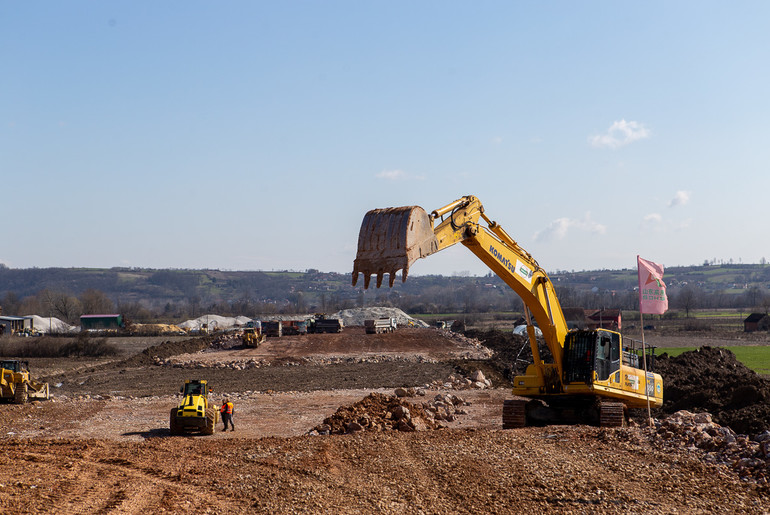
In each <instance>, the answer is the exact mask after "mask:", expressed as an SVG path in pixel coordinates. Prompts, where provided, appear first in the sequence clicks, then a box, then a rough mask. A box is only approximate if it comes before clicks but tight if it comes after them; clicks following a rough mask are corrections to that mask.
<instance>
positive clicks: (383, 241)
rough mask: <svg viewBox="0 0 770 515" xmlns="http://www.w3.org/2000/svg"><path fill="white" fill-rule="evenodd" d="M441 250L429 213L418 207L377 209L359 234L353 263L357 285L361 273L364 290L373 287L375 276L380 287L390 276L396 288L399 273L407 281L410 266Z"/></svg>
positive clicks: (370, 214) (367, 219)
mask: <svg viewBox="0 0 770 515" xmlns="http://www.w3.org/2000/svg"><path fill="white" fill-rule="evenodd" d="M436 251H438V242H437V241H436V236H435V235H434V234H433V224H432V221H431V219H430V217H429V216H428V213H426V212H425V210H424V209H423V208H421V207H418V206H407V207H395V208H386V209H373V210H372V211H369V212H368V213H366V216H364V220H363V222H362V223H361V231H360V232H359V234H358V253H357V254H356V259H355V261H354V262H353V286H355V285H356V283H357V282H358V274H359V273H362V274H364V289H366V288H368V287H369V282H370V279H371V276H372V275H376V276H377V283H376V284H377V287H378V288H379V287H380V286H382V279H383V276H384V275H385V274H388V275H389V277H388V284H389V286H390V287H393V284H394V283H395V281H396V273H397V272H398V271H399V270H401V280H402V281H406V277H407V275H408V273H409V267H410V266H411V264H412V263H414V262H415V261H416V260H418V259H419V258H421V257H425V256H428V255H430V254H433V253H434V252H436Z"/></svg>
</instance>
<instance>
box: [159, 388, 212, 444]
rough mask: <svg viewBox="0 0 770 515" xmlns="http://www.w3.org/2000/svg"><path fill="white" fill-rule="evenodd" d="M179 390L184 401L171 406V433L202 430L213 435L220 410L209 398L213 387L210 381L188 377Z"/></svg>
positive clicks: (205, 433)
mask: <svg viewBox="0 0 770 515" xmlns="http://www.w3.org/2000/svg"><path fill="white" fill-rule="evenodd" d="M179 391H180V393H181V394H182V402H181V403H180V404H179V406H177V407H176V408H171V415H170V419H169V428H170V430H171V434H172V435H179V434H182V433H184V432H185V431H200V432H201V433H203V434H204V435H213V434H214V426H215V425H216V423H217V421H218V419H219V412H218V411H217V409H216V407H215V406H214V404H213V403H212V402H211V400H210V399H209V393H210V392H211V388H209V386H208V382H207V381H206V380H204V379H188V380H186V381H185V382H184V386H182V388H181V389H180V390H179Z"/></svg>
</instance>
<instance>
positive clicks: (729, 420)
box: [655, 347, 770, 435]
mask: <svg viewBox="0 0 770 515" xmlns="http://www.w3.org/2000/svg"><path fill="white" fill-rule="evenodd" d="M655 371H656V372H657V373H659V374H660V375H661V376H662V377H663V385H664V390H663V407H662V408H661V409H662V411H663V412H664V413H666V414H671V413H675V412H677V411H679V410H688V411H693V412H708V413H711V414H712V416H713V418H714V421H715V422H716V423H718V424H720V425H722V426H727V427H729V428H731V429H732V430H733V431H735V432H736V433H740V434H745V435H756V434H759V433H762V432H763V431H765V430H767V429H769V428H770V404H768V403H769V402H770V381H768V380H767V379H763V378H762V377H761V376H759V375H758V374H757V373H756V372H754V371H753V370H751V369H749V368H748V367H746V366H745V365H744V364H743V363H741V362H740V361H738V359H737V358H736V357H735V354H733V353H732V352H731V351H730V350H728V349H720V348H712V347H701V348H700V349H697V350H694V351H689V352H685V353H682V354H680V355H679V356H676V357H673V358H672V357H670V356H668V355H667V354H663V355H661V356H658V358H657V359H656V363H655Z"/></svg>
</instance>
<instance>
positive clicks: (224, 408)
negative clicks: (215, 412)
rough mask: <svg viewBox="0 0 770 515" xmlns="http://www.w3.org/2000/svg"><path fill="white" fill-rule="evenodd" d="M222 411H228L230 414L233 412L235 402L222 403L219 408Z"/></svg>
mask: <svg viewBox="0 0 770 515" xmlns="http://www.w3.org/2000/svg"><path fill="white" fill-rule="evenodd" d="M219 412H220V413H227V414H228V415H232V414H233V403H232V402H226V403H224V404H222V407H221V408H219Z"/></svg>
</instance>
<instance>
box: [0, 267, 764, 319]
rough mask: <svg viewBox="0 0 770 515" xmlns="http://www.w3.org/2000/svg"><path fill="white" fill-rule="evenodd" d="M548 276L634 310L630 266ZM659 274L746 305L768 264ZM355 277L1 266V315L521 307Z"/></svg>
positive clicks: (757, 297)
mask: <svg viewBox="0 0 770 515" xmlns="http://www.w3.org/2000/svg"><path fill="white" fill-rule="evenodd" d="M550 277H551V279H552V280H553V282H554V284H555V285H556V287H557V292H558V295H559V299H560V301H561V304H562V306H564V307H569V306H580V307H585V308H599V307H619V308H623V309H633V308H634V305H635V302H636V298H637V293H636V291H635V288H636V287H637V271H636V269H625V270H594V271H581V272H557V273H552V274H550ZM664 280H665V281H666V284H667V285H668V287H669V297H670V298H671V300H672V301H673V302H674V303H675V301H676V298H677V296H678V295H680V294H681V292H683V291H687V292H689V293H690V294H692V293H693V292H694V293H696V294H697V296H698V298H699V302H700V303H701V304H702V305H701V306H699V307H706V306H705V305H704V304H705V303H708V304H709V307H733V306H735V305H736V303H739V304H740V303H743V304H746V305H749V306H751V305H758V304H759V303H760V301H761V300H762V299H764V298H765V297H767V290H768V288H770V265H758V264H757V265H742V264H729V265H710V266H688V267H671V268H667V269H666V271H665V277H664ZM362 282H363V281H359V283H358V287H356V288H354V287H352V285H351V276H350V274H339V273H333V272H329V273H325V272H320V271H318V270H307V271H304V272H292V271H283V272H266V271H223V270H177V269H172V270H167V269H162V270H161V269H142V268H109V269H100V268H29V269H12V268H7V267H4V266H0V306H4V307H5V308H6V309H5V313H6V314H23V313H11V311H9V309H11V308H12V307H13V308H15V309H16V310H21V309H22V305H23V302H24V299H29V298H32V297H37V300H38V306H40V303H41V302H43V300H42V299H41V298H40V297H41V292H47V293H48V295H47V296H46V299H50V298H51V295H50V294H51V292H54V293H57V294H65V295H69V296H73V297H76V298H80V297H81V296H82V295H83V294H84V292H87V291H92V292H93V291H94V290H96V291H98V292H101V293H103V294H104V296H106V297H107V298H108V299H110V300H111V301H112V302H113V303H114V304H115V306H116V307H115V309H117V308H118V307H122V308H123V309H124V310H126V309H128V308H129V307H131V309H134V310H137V309H138V308H142V309H144V310H149V311H151V312H153V313H156V314H157V313H165V314H166V315H168V316H169V317H174V316H183V315H184V316H191V315H196V311H198V310H205V309H209V308H216V309H217V312H218V313H220V314H222V315H241V314H242V315H246V316H248V315H249V313H250V312H271V311H272V312H281V311H282V312H293V311H296V312H333V311H337V310H339V309H346V308H353V307H359V306H362V305H367V306H371V305H378V304H379V305H384V306H394V307H399V308H401V309H403V310H405V311H407V312H412V313H438V312H458V311H465V312H479V311H480V312H486V311H494V310H502V311H516V310H520V309H521V302H520V300H519V299H518V297H517V296H516V295H515V294H513V292H512V291H511V290H510V288H508V286H506V285H505V284H504V283H503V282H502V280H501V279H500V278H498V277H496V276H494V275H493V274H491V273H489V274H487V275H485V276H470V277H454V276H453V277H446V276H439V275H428V276H410V277H409V280H408V281H407V282H406V283H402V282H401V281H400V280H397V281H396V284H395V286H394V287H393V288H392V289H391V288H387V287H383V288H380V289H376V288H374V287H371V288H370V289H369V290H366V291H364V290H363V289H362V287H361V286H362ZM680 298H681V297H680ZM81 300H82V299H81ZM49 303H50V300H49ZM718 304H721V305H718ZM722 305H723V306H722ZM27 309H33V308H32V307H28V308H27ZM38 309H45V308H44V307H43V308H40V307H38ZM76 311H77V310H76V309H75V310H74V311H73V312H76ZM227 311H229V312H227ZM37 314H40V313H37ZM197 314H200V312H198V313H197Z"/></svg>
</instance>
